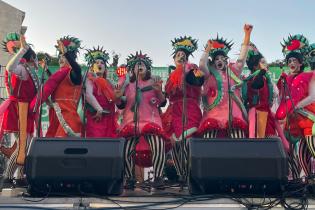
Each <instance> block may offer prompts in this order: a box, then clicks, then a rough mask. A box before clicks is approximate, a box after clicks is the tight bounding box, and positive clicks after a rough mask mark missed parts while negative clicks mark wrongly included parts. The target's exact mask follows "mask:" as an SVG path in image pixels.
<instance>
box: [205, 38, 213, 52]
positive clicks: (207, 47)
mask: <svg viewBox="0 0 315 210" xmlns="http://www.w3.org/2000/svg"><path fill="white" fill-rule="evenodd" d="M212 49H213V41H212V40H208V42H207V46H206V49H205V51H206V52H207V53H208V52H210V50H212Z"/></svg>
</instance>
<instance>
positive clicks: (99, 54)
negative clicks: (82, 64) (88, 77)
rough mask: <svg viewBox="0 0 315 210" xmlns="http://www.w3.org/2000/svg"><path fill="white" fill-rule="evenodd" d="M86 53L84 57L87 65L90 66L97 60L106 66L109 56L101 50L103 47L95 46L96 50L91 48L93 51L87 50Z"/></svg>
mask: <svg viewBox="0 0 315 210" xmlns="http://www.w3.org/2000/svg"><path fill="white" fill-rule="evenodd" d="M87 51H88V52H87V53H86V54H85V56H84V57H85V60H86V62H88V64H89V65H92V64H93V63H94V62H95V60H97V59H101V60H103V61H104V63H105V64H108V60H109V54H108V53H107V52H106V50H103V47H100V46H97V48H95V47H93V49H88V50H87Z"/></svg>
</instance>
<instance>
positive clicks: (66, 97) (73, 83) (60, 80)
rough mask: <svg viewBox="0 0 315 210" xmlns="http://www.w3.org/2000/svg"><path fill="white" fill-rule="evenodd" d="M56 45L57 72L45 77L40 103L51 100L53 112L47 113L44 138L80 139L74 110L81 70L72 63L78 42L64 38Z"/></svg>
mask: <svg viewBox="0 0 315 210" xmlns="http://www.w3.org/2000/svg"><path fill="white" fill-rule="evenodd" d="M57 42H58V46H56V47H57V49H58V50H59V65H60V69H59V70H58V71H57V72H55V73H54V74H53V75H51V76H50V77H49V79H48V80H47V82H46V83H45V85H44V90H43V95H42V96H41V97H42V98H41V102H46V101H49V100H48V97H49V96H51V100H52V102H51V104H52V106H53V109H54V112H50V113H49V127H48V131H47V133H46V137H66V136H73V137H80V136H81V120H80V116H79V114H78V113H77V106H78V103H79V99H80V96H81V88H82V85H81V84H82V75H81V67H80V66H79V65H78V63H77V62H76V61H75V59H76V58H77V53H78V49H79V48H80V41H79V40H78V39H77V38H75V37H70V36H66V37H63V38H61V39H59V40H58V41H57ZM36 99H37V97H35V98H34V99H33V101H32V102H31V105H30V110H29V111H30V112H33V109H34V107H35V106H36V105H37V104H36V103H37V102H38V101H37V100H36ZM49 103H50V102H49ZM37 107H38V106H37ZM35 108H36V107H35Z"/></svg>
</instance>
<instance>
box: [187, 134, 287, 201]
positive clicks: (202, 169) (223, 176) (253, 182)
mask: <svg viewBox="0 0 315 210" xmlns="http://www.w3.org/2000/svg"><path fill="white" fill-rule="evenodd" d="M287 176H288V161H287V156H286V153H285V151H284V149H283V146H282V143H281V141H280V139H277V138H274V139H234V140H233V139H228V140H227V139H191V141H190V156H189V191H190V193H192V194H214V193H221V194H222V193H224V194H249V195H253V196H254V195H266V194H268V195H273V194H274V195H276V194H278V193H280V192H281V191H282V190H283V187H284V185H285V184H286V183H287Z"/></svg>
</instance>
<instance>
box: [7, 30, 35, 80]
mask: <svg viewBox="0 0 315 210" xmlns="http://www.w3.org/2000/svg"><path fill="white" fill-rule="evenodd" d="M20 43H21V48H20V50H19V51H18V52H17V53H16V54H15V55H14V56H13V57H12V58H11V60H10V61H9V63H8V64H7V67H6V68H7V70H8V71H9V72H11V73H14V74H16V75H20V76H21V75H22V69H21V68H17V67H18V65H19V63H20V60H21V58H22V57H23V56H24V54H25V53H26V52H27V50H28V49H29V46H28V45H27V44H26V41H25V38H24V36H22V35H21V36H20Z"/></svg>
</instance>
